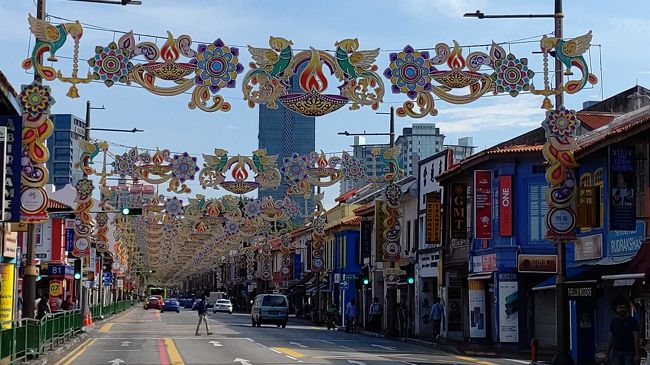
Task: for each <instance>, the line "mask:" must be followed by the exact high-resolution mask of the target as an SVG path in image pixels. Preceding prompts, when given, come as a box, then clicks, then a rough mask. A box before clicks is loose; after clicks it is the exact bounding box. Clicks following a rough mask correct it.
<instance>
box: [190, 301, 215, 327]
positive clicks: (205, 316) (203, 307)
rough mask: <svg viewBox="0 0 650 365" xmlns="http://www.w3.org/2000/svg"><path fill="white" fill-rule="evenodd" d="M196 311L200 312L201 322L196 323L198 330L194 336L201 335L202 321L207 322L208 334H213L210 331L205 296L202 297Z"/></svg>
mask: <svg viewBox="0 0 650 365" xmlns="http://www.w3.org/2000/svg"><path fill="white" fill-rule="evenodd" d="M196 311H197V312H198V313H199V323H198V324H197V325H196V332H194V336H201V334H200V333H199V328H201V322H204V323H205V332H207V334H208V335H211V334H212V332H210V327H208V308H207V307H206V305H205V296H202V297H201V301H200V302H199V304H197V306H196Z"/></svg>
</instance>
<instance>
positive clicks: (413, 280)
mask: <svg viewBox="0 0 650 365" xmlns="http://www.w3.org/2000/svg"><path fill="white" fill-rule="evenodd" d="M407 281H408V283H409V284H413V283H414V282H415V279H413V278H408V280H407Z"/></svg>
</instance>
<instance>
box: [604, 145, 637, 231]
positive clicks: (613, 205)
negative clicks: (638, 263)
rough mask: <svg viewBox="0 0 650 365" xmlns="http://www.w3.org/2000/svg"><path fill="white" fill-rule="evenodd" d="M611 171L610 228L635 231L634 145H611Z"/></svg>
mask: <svg viewBox="0 0 650 365" xmlns="http://www.w3.org/2000/svg"><path fill="white" fill-rule="evenodd" d="M609 171H610V176H609V179H610V180H609V181H610V187H611V188H610V197H609V204H610V214H609V228H610V229H611V230H617V231H634V230H635V229H636V202H635V191H634V179H635V176H634V147H630V146H613V147H610V154H609Z"/></svg>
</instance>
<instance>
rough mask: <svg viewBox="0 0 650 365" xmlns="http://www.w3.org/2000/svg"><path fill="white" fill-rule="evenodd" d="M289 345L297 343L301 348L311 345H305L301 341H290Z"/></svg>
mask: <svg viewBox="0 0 650 365" xmlns="http://www.w3.org/2000/svg"><path fill="white" fill-rule="evenodd" d="M289 345H296V346H298V347H300V348H301V349H304V348H307V347H309V346H305V345H303V344H301V343H300V342H293V341H289Z"/></svg>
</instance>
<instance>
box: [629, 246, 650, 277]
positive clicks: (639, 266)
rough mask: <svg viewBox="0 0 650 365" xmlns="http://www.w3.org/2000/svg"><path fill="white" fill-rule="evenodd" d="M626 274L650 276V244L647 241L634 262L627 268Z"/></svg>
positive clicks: (634, 258) (640, 248) (633, 259)
mask: <svg viewBox="0 0 650 365" xmlns="http://www.w3.org/2000/svg"><path fill="white" fill-rule="evenodd" d="M625 273H628V274H640V273H643V274H650V242H649V241H647V240H646V241H645V242H644V243H643V244H642V245H641V247H639V251H637V253H636V255H635V256H634V257H633V258H632V261H631V262H630V264H629V265H628V266H627V270H625Z"/></svg>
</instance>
